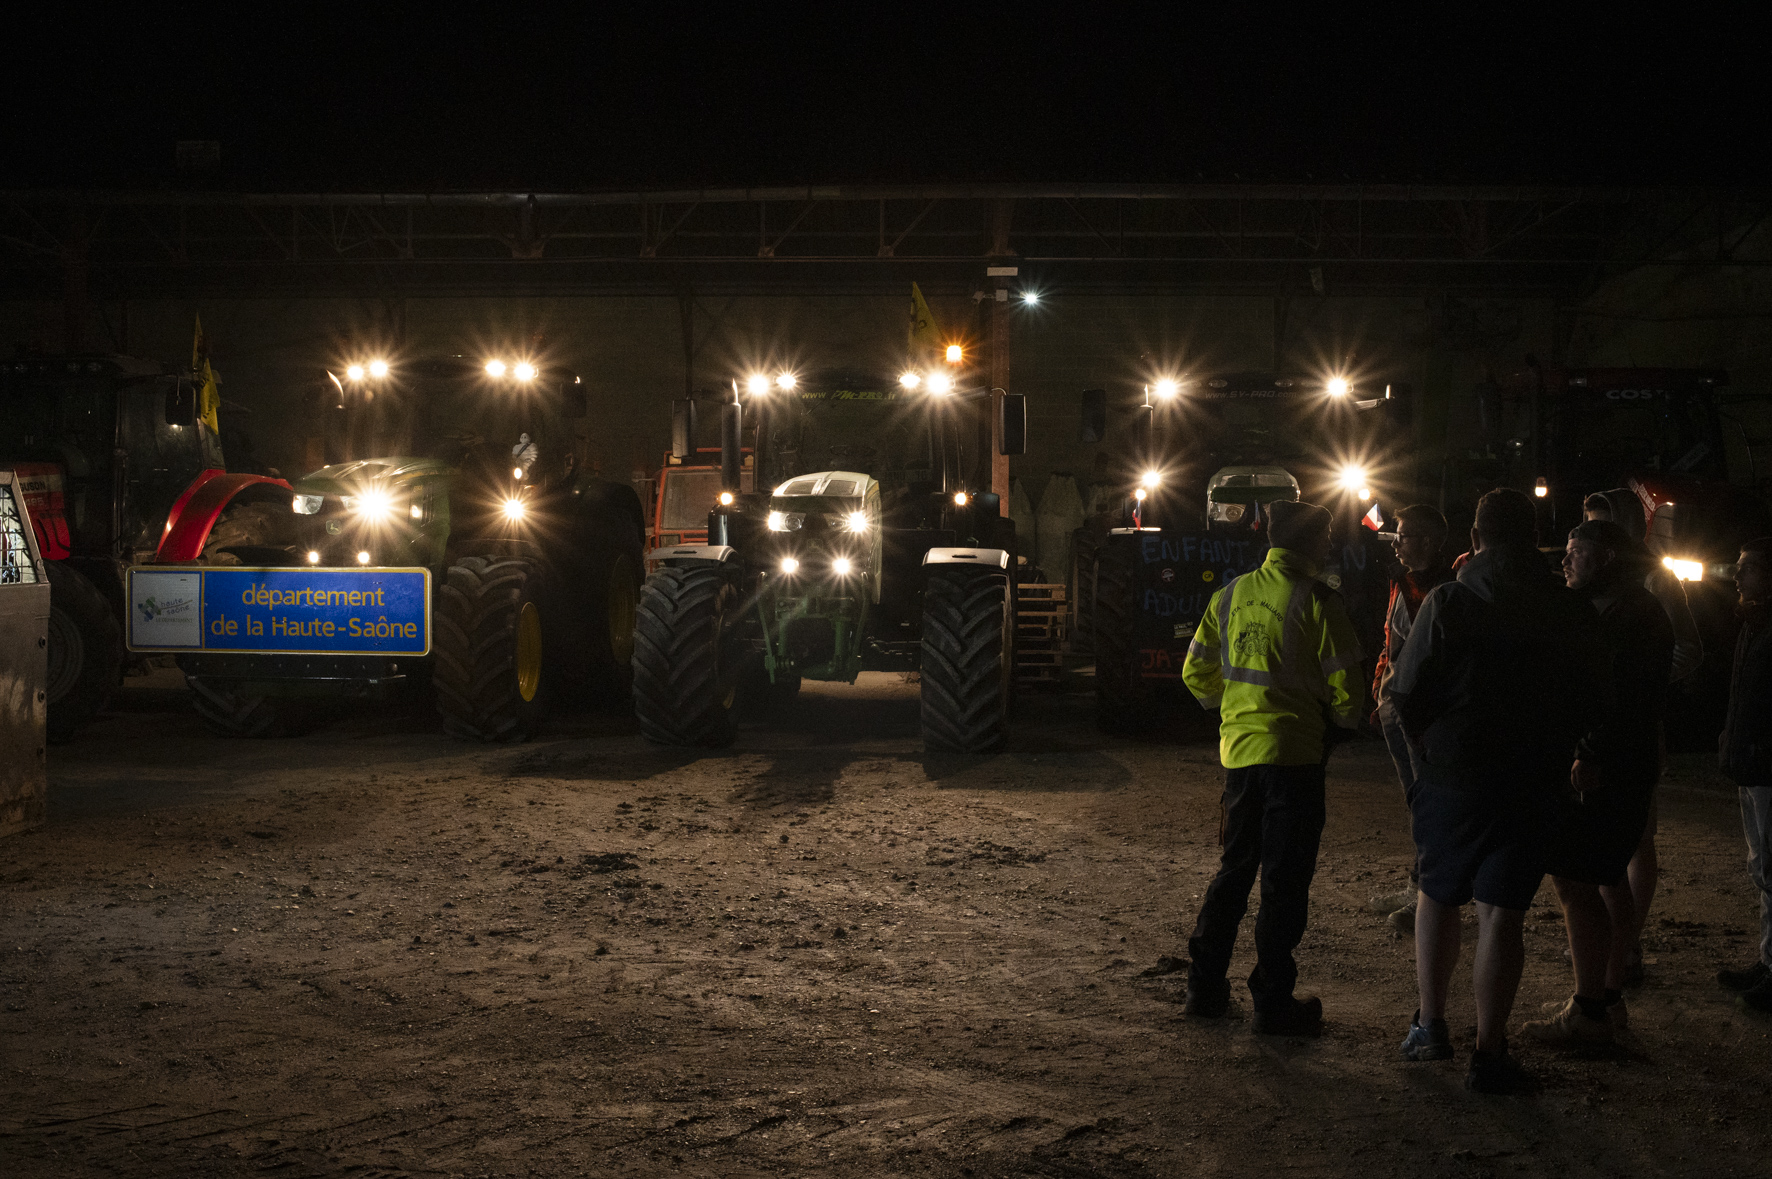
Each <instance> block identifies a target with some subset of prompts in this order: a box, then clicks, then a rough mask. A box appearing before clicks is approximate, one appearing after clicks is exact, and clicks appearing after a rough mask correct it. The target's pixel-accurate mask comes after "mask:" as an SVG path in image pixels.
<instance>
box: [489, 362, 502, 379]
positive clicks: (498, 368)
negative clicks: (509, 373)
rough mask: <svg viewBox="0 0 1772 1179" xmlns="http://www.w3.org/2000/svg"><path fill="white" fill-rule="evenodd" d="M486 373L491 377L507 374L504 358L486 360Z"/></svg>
mask: <svg viewBox="0 0 1772 1179" xmlns="http://www.w3.org/2000/svg"><path fill="white" fill-rule="evenodd" d="M486 375H487V376H489V377H502V376H504V375H505V362H504V361H502V360H488V361H487V362H486Z"/></svg>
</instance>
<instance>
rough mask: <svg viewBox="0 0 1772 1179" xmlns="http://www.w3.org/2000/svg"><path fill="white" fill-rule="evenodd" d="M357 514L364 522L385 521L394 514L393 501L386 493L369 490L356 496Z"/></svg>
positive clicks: (375, 489) (373, 489) (376, 489)
mask: <svg viewBox="0 0 1772 1179" xmlns="http://www.w3.org/2000/svg"><path fill="white" fill-rule="evenodd" d="M355 507H356V509H357V514H358V515H359V516H361V517H363V518H364V519H365V520H385V519H387V518H388V517H389V516H391V515H393V514H394V500H393V497H391V496H390V495H388V493H387V492H385V491H382V490H380V489H378V488H370V489H369V490H368V491H364V492H362V493H360V494H359V495H358V496H357V502H356V504H355Z"/></svg>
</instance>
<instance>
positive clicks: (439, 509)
mask: <svg viewBox="0 0 1772 1179" xmlns="http://www.w3.org/2000/svg"><path fill="white" fill-rule="evenodd" d="M312 409H313V413H314V415H315V416H314V418H313V421H314V423H315V426H316V430H315V433H316V434H317V435H318V437H319V440H320V444H321V445H322V446H323V448H324V453H325V457H326V459H327V464H326V465H325V466H323V467H321V468H320V469H319V470H316V471H313V472H311V473H310V474H308V475H305V476H303V477H302V478H300V479H298V480H296V481H295V483H294V485H293V487H292V488H291V489H290V490H289V491H286V492H285V493H284V494H283V496H282V497H281V503H280V504H278V505H275V506H274V510H272V511H267V512H266V513H264V514H263V516H262V517H261V518H260V519H259V520H258V521H257V523H256V525H255V526H253V527H251V528H242V529H240V530H239V534H238V535H235V536H232V537H230V538H229V542H228V543H227V544H225V545H222V546H219V548H218V546H215V545H214V544H211V545H209V546H208V547H206V548H205V549H204V554H203V556H202V557H201V558H200V560H201V561H202V562H203V563H214V562H215V561H216V560H218V559H220V560H224V561H233V562H238V563H239V564H242V565H245V566H248V567H252V568H255V569H263V570H266V571H267V572H276V571H280V570H282V571H288V570H302V571H305V574H306V575H307V581H309V582H312V584H313V585H314V586H315V587H320V590H319V592H320V593H322V594H324V593H326V592H329V591H325V590H324V586H325V585H326V584H327V579H328V577H331V578H332V579H333V580H334V581H336V582H337V583H338V584H340V585H345V584H347V583H349V584H355V583H354V582H352V580H351V578H350V576H348V575H352V574H357V573H360V572H362V571H365V570H376V569H390V570H398V569H405V570H415V569H420V570H428V571H429V573H430V577H429V579H428V581H427V585H430V586H432V587H433V588H432V589H431V591H430V595H429V597H428V598H427V601H428V603H429V606H428V608H429V616H428V621H427V625H426V627H425V631H426V633H428V634H429V635H431V636H432V646H431V649H430V650H429V651H428V652H427V651H420V652H417V653H412V652H407V653H403V654H399V655H394V654H382V653H374V652H373V651H372V650H368V649H367V648H366V647H364V646H363V645H361V644H360V645H359V646H357V647H351V646H350V645H349V644H345V643H343V642H342V641H341V642H340V643H338V644H334V646H336V647H338V648H339V649H338V650H320V649H316V645H315V644H314V643H312V642H307V641H305V640H304V641H303V642H295V643H283V644H280V643H278V642H277V641H276V640H275V638H274V636H270V637H267V638H266V639H265V640H264V641H262V642H260V643H257V644H254V646H255V648H256V649H254V650H252V651H250V652H248V651H241V650H235V649H209V648H208V647H207V646H206V648H205V649H204V650H201V651H195V652H190V653H186V654H181V655H180V656H179V664H180V666H181V667H182V668H183V669H184V671H185V675H186V680H187V682H188V683H189V684H190V686H191V689H192V691H193V693H194V694H195V700H196V706H197V711H198V712H199V714H201V715H202V717H203V719H204V720H205V721H207V722H208V723H209V724H210V725H211V726H212V727H213V728H215V729H216V730H218V731H220V732H223V733H226V734H231V735H238V736H252V737H263V736H275V735H283V734H289V733H294V732H299V731H301V730H302V729H304V728H306V727H308V726H310V725H311V724H313V723H314V722H315V721H316V720H317V719H318V718H319V717H320V716H321V715H323V713H324V712H325V711H326V710H327V709H328V708H329V707H332V706H334V705H335V704H336V703H337V702H338V701H341V700H349V699H366V698H369V699H373V698H380V697H383V696H386V695H388V694H390V693H394V692H397V691H400V690H402V689H410V688H418V689H424V688H426V687H427V686H428V689H429V691H430V692H431V694H432V696H433V697H434V701H435V705H436V708H437V710H438V712H439V713H440V714H441V716H442V719H443V724H444V727H445V729H447V730H448V731H449V732H450V733H452V734H454V735H456V736H458V737H462V738H466V739H471V740H481V741H508V740H521V739H523V738H526V737H528V736H529V735H531V734H533V733H534V732H535V731H536V729H537V728H538V726H539V725H540V723H541V720H542V718H543V716H544V715H545V714H546V712H547V711H548V709H549V707H550V706H551V705H552V704H554V703H555V702H556V701H557V700H558V699H559V697H560V696H561V695H562V693H564V692H567V691H569V690H579V691H583V692H587V693H590V694H594V695H601V696H606V697H608V696H621V697H625V694H626V692H627V687H628V679H629V674H630V671H629V668H630V664H631V655H632V636H633V625H634V611H635V607H636V603H637V600H638V597H639V590H640V581H641V543H642V537H643V533H644V524H643V520H642V515H641V510H640V502H639V497H638V496H636V495H635V494H634V492H633V489H632V488H630V487H626V486H623V485H621V484H617V483H612V482H609V481H607V480H603V479H600V478H596V477H593V476H591V475H590V474H588V473H587V470H586V467H587V462H586V458H587V456H586V439H585V437H584V436H583V435H582V434H581V433H580V432H579V430H580V429H581V428H582V419H583V418H584V416H585V412H586V405H585V397H584V391H583V385H582V384H581V382H580V378H579V377H577V376H576V375H575V374H573V373H572V372H571V371H569V370H567V369H565V368H561V367H557V366H547V365H539V364H534V363H530V362H528V361H522V360H509V361H507V360H502V359H492V360H481V359H473V358H466V357H462V356H443V357H413V358H407V359H403V360H398V361H386V360H377V359H367V358H366V359H365V360H363V361H362V362H360V363H352V364H349V365H344V366H340V367H339V369H338V371H330V370H329V371H328V372H327V373H326V378H325V383H324V385H323V386H322V393H321V396H320V397H319V398H318V399H317V400H316V402H315V404H314V405H313V407H312ZM284 580H285V581H288V580H289V579H288V577H287V576H286V577H285V578H284ZM304 584H305V583H304ZM291 592H295V593H299V592H300V591H299V590H295V591H291ZM341 592H343V591H341ZM353 592H355V591H353ZM302 600H304V601H312V600H328V601H330V600H333V599H331V598H323V599H322V598H316V597H315V595H314V594H310V595H309V597H308V598H307V599H302ZM314 619H315V621H316V622H319V621H320V617H319V615H318V614H316V615H314ZM401 625H404V624H401ZM206 643H207V640H206ZM235 645H236V646H237V645H238V644H235ZM321 646H324V644H321ZM368 646H369V647H373V646H374V644H369V645H368Z"/></svg>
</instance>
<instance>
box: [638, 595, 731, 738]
mask: <svg viewBox="0 0 1772 1179" xmlns="http://www.w3.org/2000/svg"><path fill="white" fill-rule="evenodd" d="M737 614H738V590H737V589H736V588H734V587H733V585H732V582H731V579H730V578H729V577H728V576H727V574H726V571H725V570H723V569H720V568H718V567H716V566H690V567H687V568H682V567H680V568H670V567H666V568H664V569H660V570H659V571H658V572H657V573H654V574H653V575H652V576H651V577H649V578H647V579H646V586H645V589H644V590H642V591H641V594H640V608H639V612H638V614H637V615H636V617H635V624H634V717H635V719H637V720H638V721H639V722H640V732H641V733H642V734H644V735H645V737H646V739H647V740H649V741H656V742H658V743H659V744H660V745H699V746H708V747H718V746H722V745H730V744H732V739H733V736H734V729H733V725H734V722H735V721H736V720H737V717H738V708H739V695H740V691H739V685H740V682H741V679H742V678H743V677H742V675H741V669H740V668H739V667H738V666H737V663H738V659H737V656H736V653H735V652H733V651H732V650H731V649H730V644H729V639H730V637H731V635H730V629H731V627H732V625H733V624H734V623H736V622H737Z"/></svg>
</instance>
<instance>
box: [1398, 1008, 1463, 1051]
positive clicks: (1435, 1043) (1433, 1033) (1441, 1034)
mask: <svg viewBox="0 0 1772 1179" xmlns="http://www.w3.org/2000/svg"><path fill="white" fill-rule="evenodd" d="M1403 1059H1404V1060H1451V1059H1452V1033H1451V1031H1449V1030H1448V1029H1447V1027H1446V1021H1445V1020H1443V1019H1430V1020H1428V1021H1427V1024H1426V1026H1423V1025H1422V1022H1421V1011H1420V1009H1419V1008H1418V1009H1417V1010H1416V1012H1415V1014H1414V1016H1413V1017H1411V1018H1410V1020H1409V1035H1408V1036H1407V1037H1406V1038H1405V1039H1404V1040H1403Z"/></svg>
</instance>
